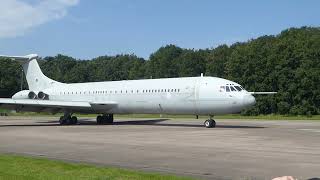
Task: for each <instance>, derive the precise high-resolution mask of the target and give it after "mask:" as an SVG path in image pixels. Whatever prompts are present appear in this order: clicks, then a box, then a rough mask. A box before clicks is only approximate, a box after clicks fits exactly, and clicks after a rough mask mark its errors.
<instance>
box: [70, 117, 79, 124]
mask: <svg viewBox="0 0 320 180" xmlns="http://www.w3.org/2000/svg"><path fill="white" fill-rule="evenodd" d="M71 124H78V118H77V117H76V116H72V118H71Z"/></svg>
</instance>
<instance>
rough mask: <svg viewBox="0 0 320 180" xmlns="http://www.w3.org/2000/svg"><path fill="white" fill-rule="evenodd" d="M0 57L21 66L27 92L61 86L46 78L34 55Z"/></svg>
mask: <svg viewBox="0 0 320 180" xmlns="http://www.w3.org/2000/svg"><path fill="white" fill-rule="evenodd" d="M0 57H5V58H10V59H12V60H15V61H18V62H19V63H20V64H21V65H22V67H23V71H24V73H25V76H26V79H27V82H28V86H29V90H31V91H43V90H45V89H47V88H50V87H53V86H55V85H58V84H62V83H60V82H57V81H54V80H52V79H50V78H48V77H47V76H45V75H44V74H43V73H42V71H41V69H40V66H39V64H38V62H37V58H38V55H36V54H30V55H27V56H2V55H0Z"/></svg>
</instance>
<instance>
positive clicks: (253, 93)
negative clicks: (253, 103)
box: [249, 92, 278, 95]
mask: <svg viewBox="0 0 320 180" xmlns="http://www.w3.org/2000/svg"><path fill="white" fill-rule="evenodd" d="M249 93H250V94H252V95H255V94H265V95H268V94H277V93H278V92H249Z"/></svg>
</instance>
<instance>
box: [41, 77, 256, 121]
mask: <svg viewBox="0 0 320 180" xmlns="http://www.w3.org/2000/svg"><path fill="white" fill-rule="evenodd" d="M222 86H224V87H226V86H238V87H239V86H240V85H238V84H237V83H234V82H232V81H229V80H226V79H222V78H215V77H187V78H167V79H146V80H127V81H108V82H92V83H76V84H61V85H58V86H54V87H53V88H49V89H45V90H43V92H44V93H46V94H48V95H49V97H50V100H58V101H81V102H83V101H86V102H92V103H93V104H95V105H96V106H93V108H92V110H91V111H90V112H96V113H110V114H128V113H144V114H155V113H159V114H161V113H163V114H197V115H202V114H203V115H216V114H226V113H237V112H239V111H241V110H242V109H244V108H246V107H248V106H250V105H253V104H254V103H255V99H254V97H253V96H252V95H251V94H249V93H248V92H247V91H245V90H242V91H231V90H230V91H229V92H227V91H226V90H225V89H221V87H222ZM109 102H116V103H117V105H116V106H115V107H113V108H111V109H110V108H106V109H107V110H105V109H104V108H103V107H104V106H107V104H108V103H109ZM86 111H87V110H86ZM86 111H85V112H86Z"/></svg>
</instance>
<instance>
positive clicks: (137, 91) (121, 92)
mask: <svg viewBox="0 0 320 180" xmlns="http://www.w3.org/2000/svg"><path fill="white" fill-rule="evenodd" d="M164 92H172V93H178V92H180V89H145V90H120V91H79V92H78V91H75V92H60V95H70V94H71V95H73V94H127V93H164Z"/></svg>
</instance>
